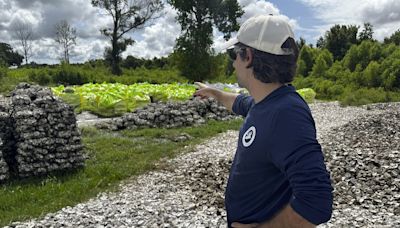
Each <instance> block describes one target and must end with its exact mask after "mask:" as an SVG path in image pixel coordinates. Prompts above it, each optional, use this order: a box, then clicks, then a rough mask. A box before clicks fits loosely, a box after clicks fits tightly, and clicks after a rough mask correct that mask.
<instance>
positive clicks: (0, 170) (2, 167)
mask: <svg viewBox="0 0 400 228" xmlns="http://www.w3.org/2000/svg"><path fill="white" fill-rule="evenodd" d="M9 108H10V103H9V100H7V99H5V98H4V97H2V96H0V129H1V131H0V182H3V181H4V180H6V179H8V177H9V169H8V165H7V162H6V160H7V158H8V157H7V156H10V154H11V146H10V143H13V142H12V140H11V138H12V137H10V136H11V134H12V132H11V126H10V125H11V123H10V115H9V113H8V111H9ZM8 159H9V158H8Z"/></svg>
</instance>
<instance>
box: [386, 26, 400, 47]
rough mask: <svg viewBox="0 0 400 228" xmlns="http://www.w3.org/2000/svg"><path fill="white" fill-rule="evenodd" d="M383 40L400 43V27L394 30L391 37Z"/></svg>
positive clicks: (387, 42) (388, 42)
mask: <svg viewBox="0 0 400 228" xmlns="http://www.w3.org/2000/svg"><path fill="white" fill-rule="evenodd" d="M383 42H384V43H385V44H390V43H393V44H396V45H400V29H398V30H397V31H396V32H394V33H393V34H392V35H391V36H390V37H389V38H387V37H386V38H385V39H384V40H383Z"/></svg>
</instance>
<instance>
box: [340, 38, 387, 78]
mask: <svg viewBox="0 0 400 228" xmlns="http://www.w3.org/2000/svg"><path fill="white" fill-rule="evenodd" d="M381 57H382V48H381V46H380V44H379V43H378V42H372V41H370V40H365V41H363V42H362V43H361V44H360V45H354V46H352V47H351V48H350V49H349V50H348V52H347V54H346V55H345V57H344V58H343V64H344V66H346V67H347V68H349V69H350V70H351V71H354V70H355V69H356V66H357V65H360V67H359V69H360V70H361V71H362V70H364V69H365V68H366V67H367V66H368V64H369V63H370V62H371V61H378V60H379V59H380V58H381Z"/></svg>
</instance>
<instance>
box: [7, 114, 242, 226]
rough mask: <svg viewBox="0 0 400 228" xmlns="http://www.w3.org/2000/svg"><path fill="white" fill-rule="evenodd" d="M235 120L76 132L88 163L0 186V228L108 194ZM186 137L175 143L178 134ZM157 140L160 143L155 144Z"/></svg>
mask: <svg viewBox="0 0 400 228" xmlns="http://www.w3.org/2000/svg"><path fill="white" fill-rule="evenodd" d="M241 123H242V120H241V119H236V120H231V121H223V122H216V121H209V122H208V123H207V124H204V125H202V126H199V127H185V128H176V129H142V130H126V131H121V132H108V131H99V130H96V129H94V128H84V129H83V130H82V134H83V142H84V145H85V150H86V153H87V155H88V157H89V159H88V160H87V162H86V167H85V168H83V169H81V170H79V171H77V172H74V173H68V174H67V173H65V174H60V175H53V176H47V177H43V178H36V179H25V180H19V181H13V182H10V183H6V184H5V185H2V186H0V225H1V226H4V225H7V224H9V223H11V222H13V221H21V220H26V219H30V218H36V217H39V216H43V215H44V214H46V213H49V212H55V211H57V210H59V209H61V208H63V207H65V206H73V205H75V204H77V203H80V202H83V201H85V200H87V199H89V198H91V197H95V196H96V195H97V194H98V193H100V192H105V191H114V190H115V189H116V187H117V186H118V184H119V183H121V181H123V180H127V179H130V178H134V177H135V176H137V175H139V174H142V173H144V172H147V171H149V170H155V169H161V168H166V167H165V166H166V164H163V163H159V165H156V163H157V161H160V159H162V158H172V157H175V156H176V155H178V154H182V153H186V152H189V151H190V150H191V148H193V146H194V145H196V144H198V143H200V142H203V141H205V140H207V139H208V138H210V137H212V136H215V135H216V134H218V133H221V132H225V131H226V130H229V129H232V130H238V129H239V127H240V124H241ZM183 133H185V134H189V135H190V136H192V139H190V140H187V141H183V142H175V141H174V140H173V139H174V138H175V137H177V136H179V135H181V134H183ZM160 139H162V140H160Z"/></svg>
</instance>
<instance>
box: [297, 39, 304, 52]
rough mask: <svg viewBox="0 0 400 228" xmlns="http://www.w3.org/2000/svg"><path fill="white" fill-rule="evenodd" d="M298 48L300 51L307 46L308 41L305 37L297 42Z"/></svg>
mask: <svg viewBox="0 0 400 228" xmlns="http://www.w3.org/2000/svg"><path fill="white" fill-rule="evenodd" d="M296 44H297V47H298V48H299V50H301V48H302V47H303V46H304V45H305V44H306V40H305V39H304V38H303V37H300V39H299V40H298V41H296Z"/></svg>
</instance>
